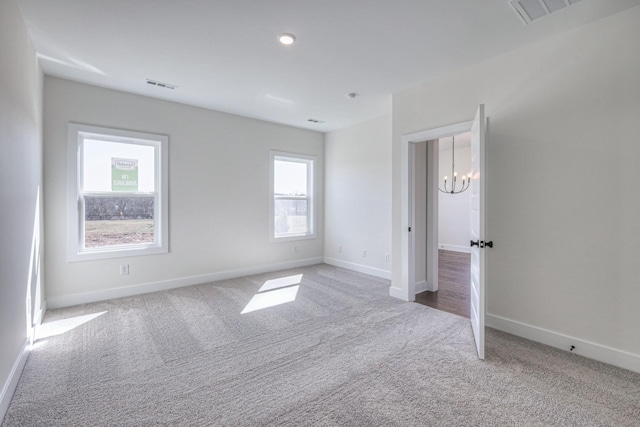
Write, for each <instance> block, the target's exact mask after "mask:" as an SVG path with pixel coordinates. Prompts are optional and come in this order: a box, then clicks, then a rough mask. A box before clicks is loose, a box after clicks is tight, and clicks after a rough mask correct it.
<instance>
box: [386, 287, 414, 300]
mask: <svg viewBox="0 0 640 427" xmlns="http://www.w3.org/2000/svg"><path fill="white" fill-rule="evenodd" d="M389 296H390V297H393V298H398V299H399V300H402V301H406V302H411V301H415V300H416V298H415V296H414V297H413V298H411V299H409V298H407V291H406V290H404V289H401V288H394V287H393V286H391V287H389Z"/></svg>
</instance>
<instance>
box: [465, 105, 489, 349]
mask: <svg viewBox="0 0 640 427" xmlns="http://www.w3.org/2000/svg"><path fill="white" fill-rule="evenodd" d="M485 131H486V119H485V115H484V105H483V104H481V105H480V106H479V107H478V112H477V113H476V118H475V119H474V121H473V125H472V126H471V289H470V298H471V311H470V315H471V327H472V329H473V335H474V338H475V341H476V347H477V349H478V358H480V359H484V316H485V283H484V248H485V246H486V245H487V243H485V241H484V240H483V239H484V238H485V237H484V233H485V230H484V187H485V182H484V179H485V178H484V143H485ZM489 244H490V246H492V245H493V243H491V242H489Z"/></svg>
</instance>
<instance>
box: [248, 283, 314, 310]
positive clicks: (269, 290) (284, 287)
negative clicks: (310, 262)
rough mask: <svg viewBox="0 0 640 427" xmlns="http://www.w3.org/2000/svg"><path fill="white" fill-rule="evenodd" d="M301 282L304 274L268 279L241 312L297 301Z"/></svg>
mask: <svg viewBox="0 0 640 427" xmlns="http://www.w3.org/2000/svg"><path fill="white" fill-rule="evenodd" d="M300 282H302V274H296V275H293V276H287V277H280V278H278V279H271V280H267V281H266V282H264V284H263V285H262V287H261V288H260V290H258V293H257V294H255V295H254V296H253V298H251V301H249V304H247V306H246V307H245V308H244V309H243V310H242V311H241V312H240V314H245V313H250V312H252V311H257V310H262V309H263V308H269V307H274V306H276V305H280V304H285V303H288V302H292V301H295V299H296V296H297V295H298V289H299V288H300V285H299V284H300ZM293 285H295V286H293Z"/></svg>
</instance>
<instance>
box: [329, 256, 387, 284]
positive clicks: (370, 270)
mask: <svg viewBox="0 0 640 427" xmlns="http://www.w3.org/2000/svg"><path fill="white" fill-rule="evenodd" d="M324 263H325V264H329V265H333V266H336V267H342V268H346V269H347V270H353V271H357V272H358V273H364V274H369V275H371V276H376V277H380V278H381V279H387V280H391V272H390V271H387V270H381V269H379V268H374V267H368V266H366V265H362V264H356V263H355V262H348V261H342V260H339V259H335V258H325V259H324Z"/></svg>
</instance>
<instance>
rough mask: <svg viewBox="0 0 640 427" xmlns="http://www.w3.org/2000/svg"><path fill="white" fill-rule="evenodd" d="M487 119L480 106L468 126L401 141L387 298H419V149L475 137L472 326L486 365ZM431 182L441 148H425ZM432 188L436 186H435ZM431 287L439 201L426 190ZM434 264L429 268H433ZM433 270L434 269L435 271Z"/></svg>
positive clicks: (434, 276)
mask: <svg viewBox="0 0 640 427" xmlns="http://www.w3.org/2000/svg"><path fill="white" fill-rule="evenodd" d="M486 128H487V119H486V117H485V110H484V105H483V104H480V105H479V106H478V109H477V111H476V115H475V118H474V119H473V120H472V121H470V122H464V123H458V124H454V125H449V126H444V127H440V128H436V129H429V130H425V131H421V132H416V133H412V134H407V135H404V136H403V137H402V140H401V144H400V154H401V156H400V166H401V167H400V170H401V174H400V214H401V215H400V226H401V233H400V250H399V255H400V262H399V264H400V265H399V267H400V268H399V269H398V272H399V273H400V274H399V275H398V279H396V280H394V281H393V282H392V286H391V287H390V288H389V295H390V296H392V297H396V298H400V299H403V300H405V301H415V298H416V281H415V278H416V269H415V266H416V257H415V249H416V246H415V243H416V239H415V232H412V230H413V228H414V226H415V224H417V222H416V221H415V204H416V200H419V199H420V198H416V197H415V193H414V188H415V184H416V182H415V174H414V168H415V166H416V164H415V162H414V161H413V160H414V157H415V150H416V145H418V143H420V142H421V141H431V140H435V139H440V138H443V137H445V136H450V135H456V134H458V133H463V132H469V131H470V132H471V177H470V178H471V181H470V182H471V185H470V190H469V191H471V217H470V219H471V220H470V223H471V224H470V231H471V233H470V236H469V237H470V247H471V268H470V270H471V272H470V284H471V289H470V291H469V292H470V319H469V320H470V323H471V329H472V331H473V337H474V340H475V344H476V349H477V352H478V358H479V359H484V345H485V331H484V329H485V326H484V323H485V311H486V308H485V254H484V249H485V248H491V247H493V241H488V240H485V238H486V237H485V228H486V227H485V197H486V196H485V194H486V188H485V186H486V178H485V176H484V173H485V135H486ZM426 147H427V178H428V179H431V180H435V182H437V169H438V168H437V165H435V164H434V163H435V161H434V159H437V156H435V155H434V154H433V152H434V151H436V152H437V144H427V145H426ZM431 182H433V181H431ZM426 199H427V208H426V209H427V220H426V224H427V231H428V232H427V248H428V254H427V269H428V271H427V272H426V277H427V279H426V282H427V286H430V285H429V282H431V286H432V287H433V289H432V290H434V291H435V290H436V289H437V281H438V276H437V270H438V263H437V262H435V263H434V262H433V259H434V257H436V256H437V255H436V254H437V253H438V251H437V244H435V242H437V229H436V227H435V226H434V220H435V219H436V218H437V217H438V210H437V205H438V202H437V200H438V199H437V197H435V196H434V191H433V189H432V187H431V186H429V185H427V197H426ZM429 264H431V268H428V267H429ZM434 264H435V265H434Z"/></svg>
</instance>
